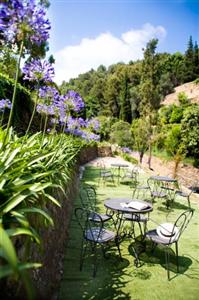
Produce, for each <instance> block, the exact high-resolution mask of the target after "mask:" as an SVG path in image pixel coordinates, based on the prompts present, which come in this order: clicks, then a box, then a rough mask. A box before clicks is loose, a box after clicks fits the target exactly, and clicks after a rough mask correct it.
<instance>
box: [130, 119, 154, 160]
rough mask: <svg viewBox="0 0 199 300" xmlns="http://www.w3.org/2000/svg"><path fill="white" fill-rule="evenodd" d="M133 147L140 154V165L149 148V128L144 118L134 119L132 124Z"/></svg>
mask: <svg viewBox="0 0 199 300" xmlns="http://www.w3.org/2000/svg"><path fill="white" fill-rule="evenodd" d="M132 134H133V145H134V148H135V149H136V150H137V151H138V152H139V154H140V163H141V162H142V158H143V155H144V153H145V152H146V150H147V149H148V147H149V139H150V136H151V126H150V124H149V121H148V120H147V119H146V118H140V119H136V120H134V121H133V123H132Z"/></svg>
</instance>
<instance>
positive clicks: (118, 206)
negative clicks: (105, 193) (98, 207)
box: [104, 198, 153, 213]
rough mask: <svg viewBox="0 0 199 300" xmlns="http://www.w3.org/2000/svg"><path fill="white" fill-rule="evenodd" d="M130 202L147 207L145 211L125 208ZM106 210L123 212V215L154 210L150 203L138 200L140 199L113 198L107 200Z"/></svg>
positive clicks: (105, 203)
mask: <svg viewBox="0 0 199 300" xmlns="http://www.w3.org/2000/svg"><path fill="white" fill-rule="evenodd" d="M130 202H132V204H133V202H136V203H139V204H143V205H145V206H146V207H145V208H143V209H135V208H132V207H123V205H124V204H126V205H128V204H129V203H130ZM104 205H105V207H106V208H109V209H111V210H114V211H117V212H122V213H148V212H151V211H152V210H153V205H152V204H151V203H149V202H146V201H142V200H138V199H126V198H111V199H106V200H105V202H104Z"/></svg>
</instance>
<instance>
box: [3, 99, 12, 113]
mask: <svg viewBox="0 0 199 300" xmlns="http://www.w3.org/2000/svg"><path fill="white" fill-rule="evenodd" d="M11 107H12V103H11V101H10V100H9V99H2V100H0V112H4V110H5V109H6V108H8V109H11Z"/></svg>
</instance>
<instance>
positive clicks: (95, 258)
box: [92, 244, 97, 277]
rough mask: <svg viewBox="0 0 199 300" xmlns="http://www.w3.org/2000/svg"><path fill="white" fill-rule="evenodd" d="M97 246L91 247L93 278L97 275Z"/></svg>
mask: <svg viewBox="0 0 199 300" xmlns="http://www.w3.org/2000/svg"><path fill="white" fill-rule="evenodd" d="M96 250H97V246H96V244H94V245H93V246H92V252H93V277H95V276H96V273H97V251H96Z"/></svg>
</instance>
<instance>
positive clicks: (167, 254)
mask: <svg viewBox="0 0 199 300" xmlns="http://www.w3.org/2000/svg"><path fill="white" fill-rule="evenodd" d="M165 262H166V268H167V278H168V280H170V272H169V251H168V250H167V249H165Z"/></svg>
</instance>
